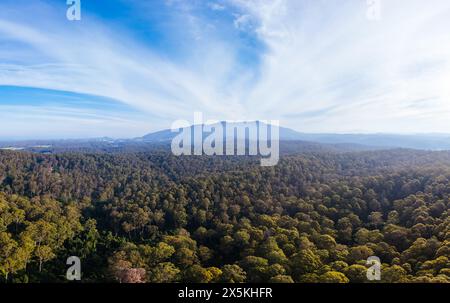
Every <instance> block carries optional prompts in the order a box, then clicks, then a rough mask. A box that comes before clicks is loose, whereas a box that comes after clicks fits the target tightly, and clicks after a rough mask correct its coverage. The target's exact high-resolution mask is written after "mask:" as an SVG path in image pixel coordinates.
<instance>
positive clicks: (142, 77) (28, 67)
mask: <svg viewBox="0 0 450 303" xmlns="http://www.w3.org/2000/svg"><path fill="white" fill-rule="evenodd" d="M131 3H132V4H131V5H132V6H133V8H134V9H135V10H136V11H145V9H148V7H146V6H145V5H146V4H142V2H134V1H132V2H131ZM50 4H51V1H37V2H36V3H34V4H33V5H32V6H21V5H20V1H19V2H12V1H6V2H5V4H0V6H3V7H2V8H3V9H2V10H0V43H1V44H2V45H3V47H1V48H0V85H14V86H23V87H38V88H44V89H51V90H59V91H70V92H76V93H82V94H89V95H95V96H103V97H107V98H111V99H114V100H118V101H120V102H123V103H124V104H127V105H128V106H130V107H131V108H134V109H136V110H138V111H140V112H141V113H142V116H140V117H139V119H140V120H139V121H138V122H136V125H138V126H136V127H132V129H133V134H135V135H137V133H138V132H140V131H141V132H142V134H143V133H145V132H146V131H149V130H156V129H158V128H164V127H167V126H169V125H170V124H171V122H172V121H173V120H175V119H189V120H192V116H193V112H194V111H198V110H200V111H203V112H204V113H205V115H206V116H207V117H208V118H211V119H216V120H223V119H279V120H280V121H281V124H282V125H286V126H290V127H292V128H295V129H297V130H300V131H305V132H341V133H342V132H394V133H402V132H405V133H406V132H450V124H449V123H448V118H449V117H450V89H449V87H450V85H449V84H450V83H449V81H450V39H448V37H447V36H448V33H447V30H446V29H448V28H450V19H449V18H448V15H449V14H450V3H448V1H445V0H433V1H429V2H424V1H419V0H411V1H401V0H392V1H383V0H382V11H381V20H379V21H370V20H368V19H367V17H366V11H367V5H366V1H363V0H349V1H345V2H344V1H323V0H317V1H310V0H303V1H296V0H273V1H264V0H245V1H244V0H223V1H192V2H190V3H189V4H186V2H180V1H174V0H172V1H170V2H167V4H166V6H165V8H164V9H165V11H164V12H165V14H162V13H161V15H163V17H164V18H166V19H158V20H156V19H154V18H153V19H152V18H148V19H146V18H145V15H144V17H142V19H140V22H141V24H140V26H141V27H142V28H146V27H152V26H153V27H154V26H155V24H156V25H160V27H158V28H162V30H163V32H162V33H161V34H162V35H163V36H164V37H172V38H173V39H172V44H170V46H171V50H173V52H172V51H170V52H168V51H166V50H167V49H164V48H163V47H161V45H159V44H158V43H157V42H156V41H153V40H152V39H150V38H148V37H147V36H145V35H142V34H141V36H139V34H137V33H138V32H140V31H138V30H137V29H136V28H135V27H133V26H131V25H129V24H127V23H125V21H123V22H121V21H122V20H119V22H112V21H110V20H108V19H105V18H104V17H103V18H100V17H99V16H97V15H96V12H95V11H94V10H93V11H89V10H88V11H83V19H82V21H80V22H78V23H77V22H72V23H71V22H68V21H67V20H65V19H64V18H63V17H62V16H65V12H64V11H61V9H64V6H55V5H50ZM143 5H144V6H143ZM161 9H162V8H161ZM33 14H34V16H36V14H37V18H36V17H35V18H30V16H33ZM169 29H170V30H169ZM174 41H175V42H174ZM177 43H178V45H179V48H180V49H176V47H174V45H177ZM0 102H1V100H0ZM3 110H10V111H12V108H3ZM30 110H31V109H30ZM35 110H36V108H35ZM52 115H53V116H57V112H56V111H52ZM145 115H148V117H149V118H148V121H146V120H145V118H142V117H144V116H145ZM61 116H65V115H64V112H63V111H62V112H61ZM118 116H120V115H119V114H118ZM78 117H79V118H80V119H81V116H78ZM96 119H100V118H99V117H97V118H96ZM10 120H11V119H10ZM53 120H57V119H56V118H55V119H53ZM100 120H101V121H103V122H102V123H104V124H103V125H104V127H103V128H102V130H103V131H105V135H110V133H111V131H108V127H109V126H108V125H109V123H112V122H111V121H112V120H111V119H106V120H105V119H103V120H102V119H100ZM124 121H128V120H127V118H125V119H124ZM122 122H123V121H122ZM122 122H121V123H122ZM2 123H6V122H2ZM23 123H25V122H23ZM55 123H56V122H55ZM111 125H112V124H111ZM121 127H124V128H126V125H125V123H124V124H123V125H122V124H121ZM139 127H141V128H142V129H139ZM112 129H114V128H113V127H111V130H112ZM84 131H86V128H82V129H81V130H80V132H79V133H80V134H82V133H83V132H84Z"/></svg>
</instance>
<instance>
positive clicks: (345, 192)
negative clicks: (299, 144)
mask: <svg viewBox="0 0 450 303" xmlns="http://www.w3.org/2000/svg"><path fill="white" fill-rule="evenodd" d="M292 144H294V143H292ZM292 150H295V148H292ZM449 181H450V152H427V151H414V150H387V151H359V152H335V151H327V150H323V151H305V152H302V153H292V152H289V153H284V154H283V156H282V158H281V160H280V162H279V164H278V165H277V166H275V167H260V166H259V160H258V159H257V158H254V157H207V156H189V157H188V156H182V157H175V156H173V155H171V154H170V152H169V151H165V150H164V149H160V148H155V149H153V150H148V151H143V150H137V151H132V150H127V151H120V152H104V151H76V152H70V151H64V152H61V153H55V154H49V155H44V154H39V153H31V152H27V151H24V152H16V151H0V274H1V277H0V279H1V281H3V282H49V281H61V282H63V281H66V279H65V274H66V270H67V265H66V259H67V258H68V257H69V256H78V257H79V258H80V259H81V262H82V274H83V275H82V280H83V281H84V282H94V281H103V282H107V281H118V282H178V281H179V282H341V283H346V282H368V281H367V278H366V271H367V266H366V260H367V258H368V257H370V256H377V257H379V258H380V260H381V261H382V275H381V281H382V282H450V260H449V258H450V216H449V211H450V210H449V201H450V182H449Z"/></svg>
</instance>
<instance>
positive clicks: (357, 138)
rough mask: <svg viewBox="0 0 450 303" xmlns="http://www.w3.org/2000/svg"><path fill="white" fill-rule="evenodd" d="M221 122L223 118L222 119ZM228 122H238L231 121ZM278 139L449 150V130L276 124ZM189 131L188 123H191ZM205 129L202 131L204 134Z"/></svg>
mask: <svg viewBox="0 0 450 303" xmlns="http://www.w3.org/2000/svg"><path fill="white" fill-rule="evenodd" d="M222 124H224V122H222ZM232 126H238V123H233V124H232ZM279 129H280V140H281V141H307V142H315V143H322V144H332V145H347V146H352V147H354V148H356V149H358V148H362V147H363V146H364V147H366V148H363V149H367V148H369V149H370V148H373V149H383V148H385V149H391V148H410V149H422V150H450V135H449V134H420V135H397V134H308V133H301V132H297V131H295V130H293V129H290V128H285V127H280V128H279ZM191 131H192V126H191ZM176 135H177V133H174V132H172V131H171V130H170V129H166V130H162V131H158V132H154V133H150V134H147V135H145V136H143V137H141V138H138V140H142V141H145V142H149V143H150V142H167V141H170V140H172V139H173V138H174V137H175V136H176ZM206 135H208V133H204V136H206Z"/></svg>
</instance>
